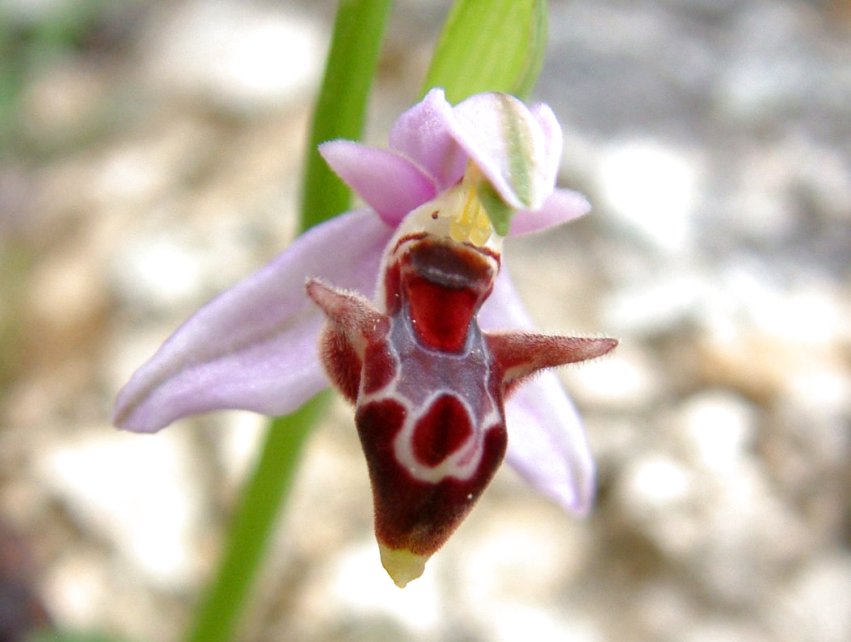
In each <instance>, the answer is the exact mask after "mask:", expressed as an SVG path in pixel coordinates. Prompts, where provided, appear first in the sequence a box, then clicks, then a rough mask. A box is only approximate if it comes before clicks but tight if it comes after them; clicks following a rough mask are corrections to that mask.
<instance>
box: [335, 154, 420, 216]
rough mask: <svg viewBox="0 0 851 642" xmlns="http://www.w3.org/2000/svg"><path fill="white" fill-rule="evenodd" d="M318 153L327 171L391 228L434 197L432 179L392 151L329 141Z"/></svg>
mask: <svg viewBox="0 0 851 642" xmlns="http://www.w3.org/2000/svg"><path fill="white" fill-rule="evenodd" d="M319 153H320V154H322V157H323V158H324V159H325V161H326V162H327V163H328V165H329V166H330V167H331V169H333V170H334V172H335V173H336V174H337V175H338V176H339V177H340V178H342V179H343V181H345V183H346V184H347V185H348V186H349V187H351V188H352V189H353V190H354V191H355V192H357V194H358V196H360V197H361V198H362V199H363V200H364V201H365V202H366V203H367V205H369V206H370V207H371V208H372V209H374V210H375V211H376V212H377V213H378V215H379V216H380V217H381V218H382V219H383V220H384V222H385V223H387V225H390V226H391V227H395V226H396V225H398V224H399V222H400V221H401V220H402V219H403V218H405V215H406V214H407V213H408V212H410V211H411V210H413V209H415V208H417V207H418V206H420V205H422V204H423V203H425V202H427V201H430V200H431V199H432V198H434V196H435V195H436V194H437V187H436V185H435V184H434V182H433V181H432V179H431V178H429V177H428V176H427V175H426V174H425V173H424V172H423V171H422V170H421V169H420V168H418V167H417V166H416V165H415V164H414V163H413V162H411V161H410V160H409V159H407V158H405V157H404V156H402V155H400V154H398V153H396V152H394V151H393V150H387V149H378V148H376V147H367V146H366V145H361V144H360V143H353V142H351V141H348V140H332V141H329V142H327V143H322V144H321V145H320V146H319Z"/></svg>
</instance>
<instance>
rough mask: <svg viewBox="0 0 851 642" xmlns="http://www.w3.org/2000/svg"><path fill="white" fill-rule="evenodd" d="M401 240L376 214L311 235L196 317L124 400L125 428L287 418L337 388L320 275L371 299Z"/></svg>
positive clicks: (119, 409) (119, 404) (120, 421)
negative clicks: (226, 414) (308, 286)
mask: <svg viewBox="0 0 851 642" xmlns="http://www.w3.org/2000/svg"><path fill="white" fill-rule="evenodd" d="M392 234H393V230H392V229H391V228H390V227H388V226H387V225H385V224H384V223H383V222H382V221H381V220H380V219H379V218H378V217H377V216H375V214H374V213H373V212H371V211H368V210H363V211H357V212H350V213H348V214H344V215H342V216H338V217H336V218H333V219H331V220H330V221H328V222H327V223H324V224H322V225H320V226H318V227H315V228H313V229H312V230H310V231H308V232H307V233H306V234H304V235H303V236H301V237H299V238H298V239H296V240H295V241H294V242H293V244H292V245H291V246H290V247H289V248H288V249H287V250H286V251H285V252H284V253H283V254H281V255H280V256H278V257H277V258H276V259H275V260H273V261H272V262H271V263H270V264H268V265H267V266H265V267H263V268H261V269H260V270H259V271H257V272H255V273H254V274H252V275H250V276H248V277H247V278H245V279H243V280H242V281H240V282H239V283H237V284H236V285H235V286H234V287H232V288H231V289H229V290H227V291H226V292H224V293H222V294H221V295H219V296H218V297H217V298H216V299H214V300H213V301H211V302H210V303H208V304H207V305H206V306H204V307H203V308H201V309H200V310H199V311H198V312H196V313H195V314H194V315H193V316H192V317H190V319H189V320H188V321H186V322H185V323H184V324H183V325H182V326H181V327H180V328H178V329H177V331H175V333H174V334H173V335H172V336H171V337H170V338H169V339H168V340H167V341H166V342H165V343H164V344H163V345H162V347H161V348H160V349H159V351H158V352H157V353H156V354H155V355H154V356H153V357H152V358H151V359H150V360H149V361H148V362H147V363H145V364H144V365H143V366H142V367H141V368H139V370H137V371H136V373H135V374H134V375H133V377H132V378H131V379H130V381H129V382H128V383H127V385H126V386H125V387H124V389H123V390H122V391H121V393H120V394H119V396H118V399H117V401H116V406H115V414H114V418H115V423H116V425H118V426H119V427H121V428H124V429H127V430H134V431H139V432H154V431H157V430H159V429H161V428H163V427H165V426H167V425H168V424H170V423H171V422H173V421H174V420H176V419H178V418H180V417H184V416H186V415H191V414H195V413H200V412H206V411H209V410H216V409H222V408H238V409H245V410H253V411H256V412H259V413H263V414H267V415H280V414H284V413H287V412H291V411H293V410H295V409H296V408H298V407H299V406H300V405H301V404H302V403H303V402H304V401H305V400H307V399H308V398H309V397H310V396H312V395H313V394H314V393H316V392H317V391H318V390H320V389H322V388H323V387H325V386H326V385H327V382H326V379H325V375H324V373H323V371H322V368H321V366H320V365H319V359H318V356H317V353H316V342H317V337H318V333H319V330H320V328H321V327H322V324H323V319H322V313H321V312H320V310H319V309H318V308H317V307H316V306H315V305H314V304H313V303H312V302H311V301H310V300H309V299H308V297H307V295H306V294H305V290H304V288H305V280H306V279H307V277H311V276H313V277H320V278H323V279H326V280H328V281H329V282H332V283H334V284H335V285H337V286H339V287H343V288H351V289H356V290H359V291H361V292H363V293H364V294H366V295H367V296H371V295H372V294H373V291H374V289H375V284H376V278H377V276H376V275H377V272H378V265H379V261H380V260H381V253H382V250H383V249H384V246H385V245H386V244H387V242H388V241H389V239H390V237H391V236H392Z"/></svg>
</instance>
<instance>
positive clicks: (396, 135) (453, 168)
mask: <svg viewBox="0 0 851 642" xmlns="http://www.w3.org/2000/svg"><path fill="white" fill-rule="evenodd" d="M453 118H454V117H453V115H452V105H450V104H449V102H448V101H447V100H446V96H445V95H444V93H443V90H442V89H439V88H438V89H432V90H431V91H429V92H428V93H427V94H426V95H425V97H424V98H423V99H422V101H421V102H418V103H417V104H416V105H414V106H413V107H411V108H410V109H408V110H407V111H406V112H404V113H403V114H402V115H401V116H399V118H398V119H397V120H396V123H395V124H394V125H393V129H392V130H391V131H390V147H391V148H392V149H394V150H396V151H398V152H400V153H402V154H404V155H405V156H407V157H408V158H410V159H411V160H412V161H414V162H415V163H417V165H419V166H420V167H421V168H422V169H423V170H425V172H426V173H427V174H428V175H429V176H431V178H432V179H433V180H434V181H435V183H436V184H437V186H438V190H439V191H443V190H445V189H447V188H449V187H452V186H453V185H455V183H457V182H458V181H460V180H461V177H462V176H463V175H464V169H465V167H466V165H467V154H466V152H464V150H463V149H461V147H460V146H459V145H458V143H457V142H456V141H455V139H454V138H453V137H452V133H453Z"/></svg>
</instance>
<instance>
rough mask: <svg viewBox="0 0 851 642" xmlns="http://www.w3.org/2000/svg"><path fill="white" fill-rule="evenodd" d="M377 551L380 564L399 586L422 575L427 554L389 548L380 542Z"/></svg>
mask: <svg viewBox="0 0 851 642" xmlns="http://www.w3.org/2000/svg"><path fill="white" fill-rule="evenodd" d="M378 551H379V553H380V554H381V565H382V566H383V567H384V570H385V571H387V574H388V575H389V576H390V579H392V580H393V582H394V583H395V584H396V586H398V587H399V588H405V586H406V585H407V584H408V582H410V581H411V580H415V579H417V578H418V577H419V576H420V575H422V574H423V571H424V570H425V563H426V561H428V556H427V555H417V554H416V553H412V552H411V551H409V550H406V549H396V548H389V547H387V546H384V544H382V543H380V542H379V543H378Z"/></svg>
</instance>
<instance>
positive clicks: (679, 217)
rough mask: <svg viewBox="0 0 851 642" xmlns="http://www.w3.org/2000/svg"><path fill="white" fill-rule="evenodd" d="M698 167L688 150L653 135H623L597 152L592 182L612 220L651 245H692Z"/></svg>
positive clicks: (681, 249)
mask: <svg viewBox="0 0 851 642" xmlns="http://www.w3.org/2000/svg"><path fill="white" fill-rule="evenodd" d="M702 173H703V172H702V168H701V165H700V162H699V160H698V158H697V157H696V156H695V155H694V154H693V153H691V152H688V151H686V150H681V149H676V148H674V147H671V146H665V145H663V144H661V143H659V142H657V141H653V140H641V139H638V140H622V141H619V142H617V143H614V144H612V145H610V146H609V147H608V148H607V149H605V150H604V151H603V152H602V153H601V154H600V156H599V164H598V166H597V169H596V182H597V185H598V189H599V192H600V195H601V197H602V199H603V201H604V203H605V205H606V206H607V208H608V211H610V212H611V213H612V214H613V215H614V216H615V217H616V218H617V223H618V224H619V225H621V226H623V227H624V228H625V229H627V230H629V231H631V232H633V233H635V234H637V235H639V237H640V238H641V239H642V240H644V241H645V242H649V243H651V244H652V245H653V247H655V248H656V249H658V250H660V251H662V252H665V253H667V254H673V255H682V254H685V253H687V252H688V251H689V250H690V249H692V247H693V243H694V229H693V224H694V221H693V217H694V214H695V208H696V205H697V198H698V194H699V193H700V190H701V182H702Z"/></svg>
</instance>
